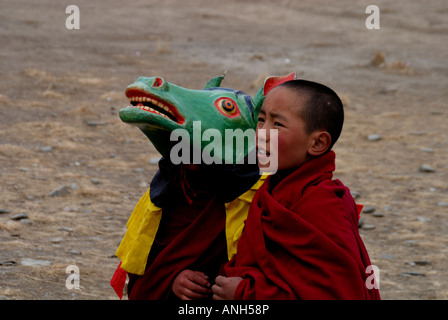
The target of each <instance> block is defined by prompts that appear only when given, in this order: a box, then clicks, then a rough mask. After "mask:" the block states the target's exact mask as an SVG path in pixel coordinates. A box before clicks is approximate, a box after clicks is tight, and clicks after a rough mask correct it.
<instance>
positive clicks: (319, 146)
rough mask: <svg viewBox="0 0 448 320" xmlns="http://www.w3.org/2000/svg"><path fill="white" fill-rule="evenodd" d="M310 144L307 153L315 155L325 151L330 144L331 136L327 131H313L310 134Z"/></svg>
mask: <svg viewBox="0 0 448 320" xmlns="http://www.w3.org/2000/svg"><path fill="white" fill-rule="evenodd" d="M311 138H312V144H311V145H310V147H309V148H308V154H309V155H311V156H313V157H317V156H320V155H322V154H324V153H325V152H327V150H328V148H329V147H330V145H331V136H330V134H329V133H328V132H327V131H315V132H314V133H312V134H311Z"/></svg>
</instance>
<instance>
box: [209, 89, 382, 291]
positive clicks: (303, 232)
mask: <svg viewBox="0 0 448 320" xmlns="http://www.w3.org/2000/svg"><path fill="white" fill-rule="evenodd" d="M343 121H344V112H343V106H342V103H341V100H340V99H339V98H338V96H337V95H336V93H335V92H334V91H333V90H331V89H330V88H328V87H326V86H324V85H321V84H317V83H314V82H309V81H304V80H293V81H288V82H286V83H284V84H282V85H280V86H278V87H276V88H274V89H272V90H271V91H270V92H269V93H268V95H267V96H266V99H265V101H264V103H263V107H262V108H261V111H260V113H259V116H258V125H257V130H258V129H267V130H266V150H262V149H261V148H260V146H258V147H259V148H258V158H259V162H260V163H265V162H266V160H267V159H268V158H271V159H272V158H274V157H272V155H273V153H274V152H277V153H278V171H277V172H276V173H275V174H274V175H272V176H270V177H269V178H268V179H267V180H266V182H265V183H264V184H263V186H262V187H260V189H259V190H258V191H257V193H256V195H255V197H254V199H253V201H252V204H251V207H250V209H249V214H248V217H247V220H246V225H245V229H244V231H243V234H242V236H241V238H240V240H239V242H238V249H237V254H236V256H234V257H233V259H232V260H230V261H229V262H228V263H227V265H226V266H225V267H224V273H225V277H224V276H218V277H217V278H216V284H215V285H214V286H213V287H212V290H213V297H214V299H218V300H219V299H250V300H255V299H267V300H269V299H283V300H286V299H379V298H380V296H379V292H378V290H377V289H375V288H373V289H368V287H372V286H371V285H370V286H366V279H367V277H369V276H370V275H371V273H370V272H369V273H366V268H367V267H368V266H369V265H370V264H371V263H370V259H369V256H368V254H367V251H366V248H365V246H364V244H363V242H362V239H361V237H360V236H359V232H358V212H357V208H356V204H355V202H354V200H353V198H352V196H351V195H350V191H349V189H348V188H347V187H345V186H344V185H343V184H342V183H341V182H340V181H339V180H333V179H332V177H333V171H334V170H335V153H334V152H333V151H332V150H331V148H332V147H333V145H334V143H335V142H336V141H337V139H338V138H339V135H340V133H341V130H342V125H343ZM270 129H276V130H278V131H277V132H278V148H277V150H274V148H272V147H271V148H270V144H269V142H270V141H269V139H270V131H269V130H270ZM257 134H258V131H257ZM257 141H258V139H257ZM373 287H375V286H373Z"/></svg>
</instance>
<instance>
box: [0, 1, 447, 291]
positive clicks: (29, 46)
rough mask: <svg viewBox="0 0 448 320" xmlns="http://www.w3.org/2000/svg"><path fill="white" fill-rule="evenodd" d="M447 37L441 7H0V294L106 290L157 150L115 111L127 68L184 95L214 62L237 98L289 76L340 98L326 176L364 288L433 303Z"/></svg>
mask: <svg viewBox="0 0 448 320" xmlns="http://www.w3.org/2000/svg"><path fill="white" fill-rule="evenodd" d="M69 4H75V5H77V6H78V7H79V9H80V29H79V30H76V29H75V30H69V29H67V28H66V25H65V22H66V18H67V17H68V16H69V14H67V13H65V9H66V7H67V6H68V5H69ZM370 4H376V5H378V7H379V9H380V29H379V30H369V29H367V28H366V26H365V21H366V18H367V17H368V16H369V15H368V14H366V13H365V11H366V7H367V6H368V5H370ZM447 34H448V3H447V2H446V1H444V0H433V1H431V2H424V1H418V0H412V1H411V0H406V1H404V0H396V1H386V0H381V1H380V0H378V1H376V3H375V1H355V0H341V1H338V2H337V4H336V2H335V1H329V0H327V1H323V0H312V1H310V0H303V1H292V0H291V1H289V0H279V1H267V0H262V1H260V0H257V1H255V0H252V1H239V0H228V1H205V0H190V1H181V0H164V1H155V0H154V1H146V0H145V1H143V0H136V1H127V2H124V1H118V0H108V1H106V0H101V1H100V0H98V1H85V0H76V1H72V2H66V1H50V0H38V1H33V3H32V4H31V3H30V2H29V1H25V0H2V2H1V4H0V164H1V165H0V181H1V182H0V195H1V198H0V212H2V213H0V298H1V299H13V300H15V299H117V297H116V295H115V293H114V292H113V290H112V289H111V287H110V286H109V280H110V278H111V276H112V274H113V272H114V270H115V268H116V266H117V264H118V259H117V258H116V257H114V253H115V250H116V248H117V245H118V242H119V241H120V239H121V237H122V236H123V234H124V232H125V223H126V221H127V219H128V217H129V215H130V214H131V212H132V209H133V207H134V206H135V204H136V203H137V201H138V199H139V198H140V196H141V195H142V194H143V193H144V192H145V191H146V189H147V187H148V183H149V181H150V180H151V178H152V177H153V175H154V173H155V172H156V170H157V165H154V164H151V163H150V160H151V159H154V158H157V157H158V153H157V151H156V150H155V149H154V147H153V146H152V145H151V144H150V143H149V141H148V140H147V139H146V137H144V136H143V134H142V133H141V132H140V131H139V130H138V129H137V128H135V127H132V126H128V125H126V124H124V123H122V122H121V121H120V119H119V118H118V114H117V113H118V110H119V109H120V108H122V107H124V106H126V105H128V101H127V99H126V97H125V95H124V89H125V88H126V86H127V85H128V84H130V83H132V82H133V81H134V80H135V79H136V78H137V77H138V76H141V75H143V76H161V77H164V78H165V79H166V80H167V81H169V82H172V83H175V84H178V85H181V86H184V87H188V88H193V89H200V88H202V87H203V85H204V84H205V83H206V81H207V80H208V79H209V78H211V77H213V76H216V75H219V74H221V73H223V72H224V71H225V70H227V77H226V79H225V80H224V82H223V86H227V87H230V88H235V89H240V90H242V91H245V92H247V93H249V94H254V93H255V92H256V91H257V90H258V87H259V85H260V84H261V80H262V79H264V78H265V77H266V76H267V75H283V74H286V73H289V72H291V71H296V72H297V74H298V75H299V77H300V78H304V79H308V80H313V81H317V82H321V83H324V84H326V85H328V86H330V87H331V88H333V89H335V90H336V91H337V92H338V93H339V94H340V96H341V97H342V99H343V101H344V103H345V110H346V121H345V125H344V130H343V133H342V136H341V138H340V140H339V142H338V143H337V144H336V146H335V150H336V153H337V171H336V176H337V178H340V179H341V180H342V181H343V182H344V183H345V184H346V185H347V186H348V187H350V189H351V190H352V191H353V192H356V193H357V195H358V198H357V202H359V203H362V204H364V205H365V206H369V207H374V208H375V209H376V210H375V212H374V213H363V214H362V217H363V221H364V227H363V228H361V229H360V233H361V235H362V238H363V239H364V241H365V244H366V247H367V249H368V251H369V254H370V257H371V260H372V263H373V264H375V265H376V266H378V268H379V270H380V292H381V295H382V298H383V299H448V274H447V266H448V218H447V214H448V203H447V202H448V182H447V181H448V162H447V160H448V142H447V141H448V139H447V138H448V137H447V121H448V117H447V115H448V109H447V103H446V101H448V65H447V60H446V57H447V56H446V52H447V49H448V48H447V41H446V40H447V37H446V35H447ZM369 135H380V136H381V139H379V140H375V139H368V136H369ZM422 165H427V166H430V168H429V170H427V171H431V172H424V171H425V170H421V169H420V168H421V166H422ZM63 185H65V186H66V188H65V191H66V193H67V194H65V195H59V196H50V195H49V194H50V193H51V192H52V190H54V189H55V188H58V187H60V186H63ZM21 213H23V214H25V215H26V217H27V218H25V219H21V220H13V219H19V218H20V216H19V217H17V216H16V215H17V214H21ZM22 217H24V216H23V215H22ZM29 259H34V260H29ZM36 260H37V261H36ZM28 264H34V265H28ZM35 264H37V265H35ZM69 265H76V266H77V267H78V268H79V272H80V289H78V290H75V289H73V290H69V289H68V288H66V279H67V276H68V275H67V274H66V268H67V266H69Z"/></svg>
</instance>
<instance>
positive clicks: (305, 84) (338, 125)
mask: <svg viewBox="0 0 448 320" xmlns="http://www.w3.org/2000/svg"><path fill="white" fill-rule="evenodd" d="M280 86H282V87H285V88H289V89H291V90H293V91H295V92H296V93H297V96H298V97H299V98H302V99H304V100H303V101H304V103H303V108H300V109H302V110H299V116H300V117H301V118H302V119H303V120H304V121H305V126H306V127H305V129H306V131H307V133H308V134H310V133H311V132H314V131H316V130H324V131H327V132H328V133H329V134H330V136H331V144H330V147H329V148H328V150H330V149H331V148H332V147H333V145H334V144H335V143H336V141H337V140H338V138H339V136H340V135H341V131H342V125H343V123H344V108H343V105H342V101H341V99H339V97H338V95H337V94H336V93H335V92H334V91H333V90H332V89H330V88H328V87H327V86H324V85H322V84H319V83H316V82H312V81H307V80H291V81H287V82H285V83H283V84H281V85H280Z"/></svg>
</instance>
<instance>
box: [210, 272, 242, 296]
mask: <svg viewBox="0 0 448 320" xmlns="http://www.w3.org/2000/svg"><path fill="white" fill-rule="evenodd" d="M241 280H243V278H241V277H223V276H217V277H216V280H215V282H216V283H215V285H213V287H212V291H213V300H233V299H235V291H236V287H238V284H239V283H240V282H241Z"/></svg>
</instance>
